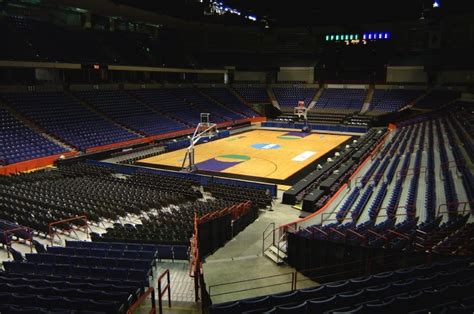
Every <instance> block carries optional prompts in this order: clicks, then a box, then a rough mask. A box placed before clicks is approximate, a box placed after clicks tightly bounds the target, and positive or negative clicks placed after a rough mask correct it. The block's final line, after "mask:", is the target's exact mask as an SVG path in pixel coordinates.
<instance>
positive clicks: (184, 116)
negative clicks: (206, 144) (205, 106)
mask: <svg viewBox="0 0 474 314" xmlns="http://www.w3.org/2000/svg"><path fill="white" fill-rule="evenodd" d="M132 93H133V94H134V95H135V96H136V97H137V98H138V99H140V100H141V101H143V102H144V103H146V104H147V105H148V106H150V107H152V108H153V109H154V110H156V111H158V112H161V113H163V114H165V115H167V116H169V117H170V118H174V119H175V120H177V121H179V122H181V123H183V124H185V125H186V126H188V127H194V126H196V125H197V124H198V123H199V122H200V121H199V114H200V112H199V110H198V109H197V108H194V107H192V106H191V104H189V103H187V102H186V101H184V100H183V99H182V98H180V97H179V96H177V95H176V94H177V93H178V92H176V89H174V88H160V89H140V90H134V91H132Z"/></svg>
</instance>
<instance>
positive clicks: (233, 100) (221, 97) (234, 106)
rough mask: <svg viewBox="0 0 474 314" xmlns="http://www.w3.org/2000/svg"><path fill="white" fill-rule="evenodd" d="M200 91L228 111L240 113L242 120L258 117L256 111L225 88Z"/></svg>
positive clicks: (202, 89)
mask: <svg viewBox="0 0 474 314" xmlns="http://www.w3.org/2000/svg"><path fill="white" fill-rule="evenodd" d="M200 91H202V92H203V93H205V94H207V95H208V96H210V97H212V98H214V99H215V100H217V101H218V102H219V103H220V104H223V105H225V106H226V107H227V108H229V109H230V110H232V111H234V112H237V113H240V114H241V115H243V117H244V118H253V117H258V116H260V115H259V114H258V113H257V112H256V111H254V110H252V109H251V108H250V107H248V106H247V105H246V104H244V103H243V102H242V101H241V100H240V99H239V98H237V97H236V96H235V95H234V94H233V93H232V92H231V91H229V89H228V88H226V87H213V88H201V89H200Z"/></svg>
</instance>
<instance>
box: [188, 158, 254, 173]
mask: <svg viewBox="0 0 474 314" xmlns="http://www.w3.org/2000/svg"><path fill="white" fill-rule="evenodd" d="M247 160H250V157H249V156H246V155H236V154H230V155H220V156H217V157H215V158H210V159H207V160H204V161H202V162H200V163H198V164H196V167H197V168H198V169H199V170H207V171H217V172H220V171H224V170H226V169H229V168H230V167H233V166H235V165H238V164H240V163H242V162H245V161H247Z"/></svg>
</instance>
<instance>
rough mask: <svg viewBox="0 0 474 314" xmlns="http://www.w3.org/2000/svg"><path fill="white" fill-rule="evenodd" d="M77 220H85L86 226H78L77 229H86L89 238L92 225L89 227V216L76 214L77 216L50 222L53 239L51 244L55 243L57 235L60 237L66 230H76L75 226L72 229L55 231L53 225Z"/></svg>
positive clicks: (50, 232) (49, 230)
mask: <svg viewBox="0 0 474 314" xmlns="http://www.w3.org/2000/svg"><path fill="white" fill-rule="evenodd" d="M75 220H83V221H84V226H81V227H78V228H77V230H79V229H84V230H85V232H86V237H87V238H89V229H90V227H89V221H88V219H87V216H86V215H82V216H75V217H72V218H68V219H63V220H58V221H53V222H50V223H49V224H48V235H49V237H50V239H51V245H53V240H54V237H55V236H58V238H59V235H60V234H64V233H65V232H69V231H73V232H74V230H75V229H74V228H71V229H68V230H61V231H55V230H54V229H53V227H54V226H55V225H59V224H62V223H65V222H71V221H75ZM74 233H75V232H74Z"/></svg>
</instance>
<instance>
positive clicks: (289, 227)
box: [279, 133, 389, 232]
mask: <svg viewBox="0 0 474 314" xmlns="http://www.w3.org/2000/svg"><path fill="white" fill-rule="evenodd" d="M388 135H389V133H387V134H385V135H384V136H383V137H382V138H380V139H379V141H378V142H377V144H376V145H375V147H374V148H373V149H372V151H371V152H370V153H368V154H369V156H367V157H366V158H365V159H364V161H362V162H361V163H360V164H359V165H358V167H357V169H356V170H355V171H354V172H353V173H352V174H351V176H350V177H349V179H348V181H347V183H345V184H342V185H341V186H340V187H339V189H338V190H337V191H336V192H335V193H334V194H333V195H332V196H331V197H330V198H329V199H328V200H327V202H326V203H325V204H324V205H323V206H322V207H321V208H320V209H319V210H318V211H317V212H315V213H313V214H311V215H309V216H307V217H305V218H302V219H300V220H297V221H294V222H290V223H288V224H284V225H281V226H280V227H279V228H280V232H292V231H296V230H298V229H299V227H300V224H301V223H303V222H307V221H310V220H311V221H313V220H314V219H316V217H320V218H321V214H322V213H323V212H324V211H325V210H326V209H327V207H328V206H329V205H330V204H331V203H332V202H334V200H335V199H337V197H338V196H339V194H340V193H341V192H342V191H344V190H345V188H346V187H347V186H350V184H351V182H352V180H354V178H356V177H357V176H358V175H359V173H360V171H361V170H362V169H363V168H364V166H365V165H366V164H367V163H368V162H369V160H371V158H372V157H373V156H376V155H377V152H378V151H379V149H380V148H381V146H382V145H383V144H384V143H385V142H386V141H387V139H388ZM320 222H321V220H319V221H318V222H315V223H313V224H317V223H320Z"/></svg>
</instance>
